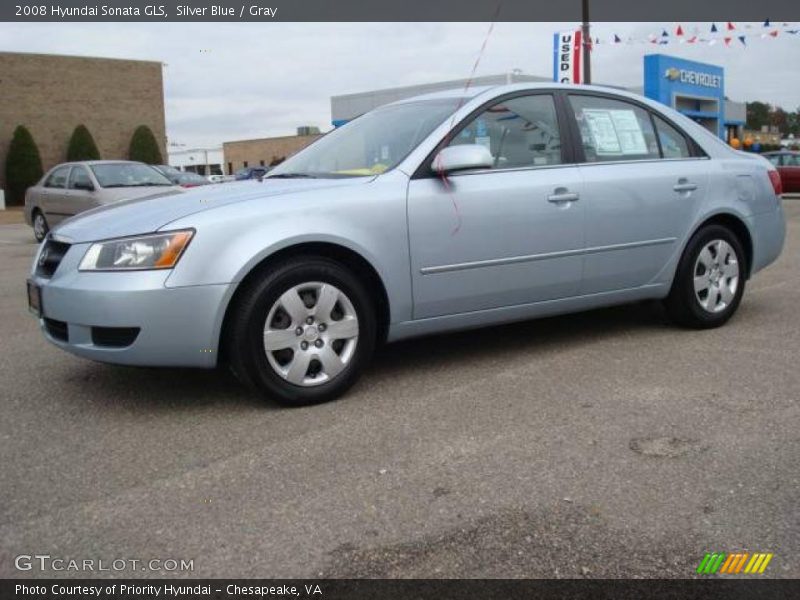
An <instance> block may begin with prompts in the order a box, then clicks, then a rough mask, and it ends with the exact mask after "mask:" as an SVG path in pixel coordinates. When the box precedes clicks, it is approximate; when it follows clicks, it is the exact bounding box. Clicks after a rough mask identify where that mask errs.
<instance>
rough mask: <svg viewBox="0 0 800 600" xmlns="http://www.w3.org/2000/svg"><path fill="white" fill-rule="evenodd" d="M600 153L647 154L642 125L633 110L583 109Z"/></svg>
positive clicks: (596, 149) (597, 150)
mask: <svg viewBox="0 0 800 600" xmlns="http://www.w3.org/2000/svg"><path fill="white" fill-rule="evenodd" d="M583 114H584V117H585V118H586V123H587V124H588V125H589V131H590V132H591V134H592V138H594V143H595V151H596V152H597V154H598V155H612V154H622V155H630V154H636V155H642V154H647V153H648V152H647V143H646V142H645V139H644V133H643V132H642V127H641V125H640V124H639V119H637V118H636V113H635V112H634V111H633V110H627V109H626V110H604V109H596V108H585V109H583Z"/></svg>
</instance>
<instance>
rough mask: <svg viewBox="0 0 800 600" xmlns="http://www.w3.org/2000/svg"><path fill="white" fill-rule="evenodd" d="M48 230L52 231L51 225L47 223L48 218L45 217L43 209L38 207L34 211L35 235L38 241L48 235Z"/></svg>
mask: <svg viewBox="0 0 800 600" xmlns="http://www.w3.org/2000/svg"><path fill="white" fill-rule="evenodd" d="M48 231H50V227H49V226H48V225H47V219H45V218H44V215H43V214H42V211H40V210H38V209H37V210H36V212H34V213H33V236H34V237H35V238H36V241H37V242H41V241H42V240H44V238H45V236H47V232H48Z"/></svg>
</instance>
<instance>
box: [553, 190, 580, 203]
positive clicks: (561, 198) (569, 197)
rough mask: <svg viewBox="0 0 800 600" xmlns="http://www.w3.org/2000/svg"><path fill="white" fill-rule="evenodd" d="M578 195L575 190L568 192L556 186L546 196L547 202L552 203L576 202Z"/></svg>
mask: <svg viewBox="0 0 800 600" xmlns="http://www.w3.org/2000/svg"><path fill="white" fill-rule="evenodd" d="M579 199H580V196H579V195H578V194H576V193H575V192H568V191H567V190H566V189H565V188H558V189H557V190H555V192H554V193H553V194H550V195H549V196H548V197H547V201H548V202H552V203H553V204H566V203H567V202H577V201H578V200H579Z"/></svg>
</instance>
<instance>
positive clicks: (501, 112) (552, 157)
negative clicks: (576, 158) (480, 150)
mask: <svg viewBox="0 0 800 600" xmlns="http://www.w3.org/2000/svg"><path fill="white" fill-rule="evenodd" d="M459 144H479V145H482V146H486V147H487V148H488V149H489V151H490V152H491V153H492V156H493V157H494V168H495V169H513V168H519V167H540V166H548V165H558V164H561V134H560V133H559V130H558V119H557V118H556V107H555V102H554V100H553V97H552V96H550V95H546V94H537V95H532V96H520V97H519V98H512V99H511V100H506V101H504V102H499V103H498V104H495V105H493V106H490V107H489V108H487V109H486V110H484V111H483V112H482V113H480V114H479V115H478V116H476V117H475V118H474V119H472V121H470V122H469V123H468V124H467V126H466V127H464V128H463V129H462V130H461V131H460V132H459V133H458V135H457V136H456V137H455V138H454V139H453V140H452V141H451V142H450V145H451V146H456V145H459Z"/></svg>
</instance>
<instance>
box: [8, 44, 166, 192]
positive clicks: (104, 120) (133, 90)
mask: <svg viewBox="0 0 800 600" xmlns="http://www.w3.org/2000/svg"><path fill="white" fill-rule="evenodd" d="M18 125H24V126H25V127H26V128H27V129H28V130H29V131H30V132H31V135H32V136H33V139H34V141H35V142H36V145H37V146H38V148H39V153H40V155H41V158H42V166H43V167H44V169H45V170H47V169H49V168H50V167H52V166H53V165H56V164H58V163H60V162H63V161H64V160H65V159H66V153H67V145H68V143H69V139H70V137H71V136H72V132H73V131H74V130H75V127H77V126H78V125H85V126H86V127H87V128H88V129H89V131H90V132H91V134H92V137H93V138H94V140H95V143H96V144H97V148H98V150H99V151H100V155H101V157H102V158H105V159H126V158H127V157H128V147H129V145H130V141H131V136H132V135H133V132H134V130H135V129H136V128H137V127H138V126H139V125H147V126H148V127H149V128H150V129H151V130H152V131H153V134H154V135H155V138H156V141H157V142H158V144H159V145H160V147H161V153H162V156H165V157H166V128H165V122H164V88H163V81H162V65H161V63H160V62H152V61H140V60H117V59H110V58H88V57H79V56H58V55H50V54H25V53H15V52H0V189H2V188H3V187H4V184H5V182H4V178H5V168H4V165H5V160H6V154H7V152H8V146H9V144H10V142H11V137H12V136H13V133H14V129H16V127H17V126H18Z"/></svg>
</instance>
